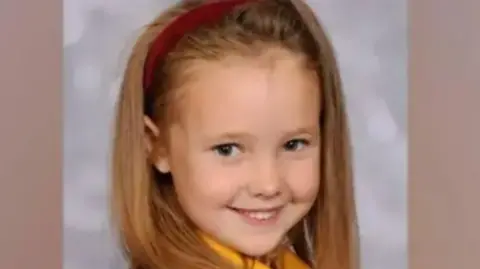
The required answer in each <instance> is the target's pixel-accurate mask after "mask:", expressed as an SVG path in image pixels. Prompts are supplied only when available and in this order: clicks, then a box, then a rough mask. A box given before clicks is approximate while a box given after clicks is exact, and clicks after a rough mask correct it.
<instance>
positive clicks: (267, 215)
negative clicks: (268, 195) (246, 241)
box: [245, 212, 276, 220]
mask: <svg viewBox="0 0 480 269" xmlns="http://www.w3.org/2000/svg"><path fill="white" fill-rule="evenodd" d="M245 215H247V216H248V217H249V218H252V219H256V220H268V219H271V218H273V217H274V216H275V215H276V212H245Z"/></svg>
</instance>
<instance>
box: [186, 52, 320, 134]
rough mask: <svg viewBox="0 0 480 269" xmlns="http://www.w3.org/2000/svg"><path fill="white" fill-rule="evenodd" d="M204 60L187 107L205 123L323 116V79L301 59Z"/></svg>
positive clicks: (189, 91) (189, 88)
mask: <svg viewBox="0 0 480 269" xmlns="http://www.w3.org/2000/svg"><path fill="white" fill-rule="evenodd" d="M198 64H199V66H197V67H196V75H195V76H194V79H193V80H192V81H190V82H188V83H186V84H185V87H184V88H183V89H182V90H183V91H184V93H183V101H182V103H183V105H182V109H181V113H182V114H184V115H183V117H184V118H185V120H187V121H188V122H190V123H192V124H193V125H195V126H198V127H199V128H200V127H204V128H213V125H215V128H217V127H218V126H217V125H218V124H223V126H226V125H233V124H235V125H237V126H239V125H242V124H243V125H245V127H246V126H247V125H248V126H250V127H251V125H252V124H254V123H257V124H262V123H266V122H269V123H271V122H276V121H281V122H283V123H284V124H289V122H291V124H293V123H294V122H298V123H299V124H300V123H301V121H312V120H313V121H315V120H316V119H317V118H318V113H319V107H318V106H319V95H320V92H319V91H320V89H319V86H318V85H319V84H318V79H317V77H316V76H315V75H314V74H313V73H314V72H313V71H308V70H306V69H305V68H304V67H303V65H302V63H301V62H300V61H295V60H294V59H290V60H289V61H288V60H283V61H275V63H274V65H272V66H264V65H259V64H254V63H253V62H251V61H250V60H245V61H243V62H242V61H240V60H239V61H238V62H237V64H235V65H234V64H225V63H222V62H204V63H198Z"/></svg>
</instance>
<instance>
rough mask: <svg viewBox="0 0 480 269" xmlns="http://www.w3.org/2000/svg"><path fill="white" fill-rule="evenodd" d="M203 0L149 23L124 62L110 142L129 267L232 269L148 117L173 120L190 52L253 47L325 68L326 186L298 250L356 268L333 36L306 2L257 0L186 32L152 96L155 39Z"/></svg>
mask: <svg viewBox="0 0 480 269" xmlns="http://www.w3.org/2000/svg"><path fill="white" fill-rule="evenodd" d="M205 2H207V1H182V2H181V3H179V4H176V5H175V6H173V7H171V8H170V9H168V10H167V11H165V12H163V13H162V14H161V15H160V16H158V17H157V18H156V19H155V20H154V21H153V22H152V23H150V24H149V25H147V26H146V27H145V30H144V32H143V33H142V34H141V35H140V37H139V38H138V40H137V42H136V44H135V45H134V47H133V51H132V53H131V56H130V58H129V59H128V62H127V66H126V69H125V74H124V79H123V83H122V85H121V92H120V95H119V100H118V104H117V105H118V106H117V116H116V127H115V128H116V129H115V137H114V141H113V142H114V145H113V160H112V161H113V164H112V169H113V171H112V201H111V205H112V216H113V221H114V224H115V228H116V230H118V231H119V236H120V239H121V242H122V245H123V250H124V251H125V254H126V256H127V258H128V260H129V262H130V268H132V269H176V268H185V269H207V268H208V269H215V268H218V269H220V268H221V269H225V268H229V265H228V263H226V262H225V261H223V260H222V259H221V257H219V256H218V255H216V254H215V253H214V252H213V251H212V250H211V249H210V248H209V247H207V245H206V244H205V243H204V242H203V241H202V240H201V238H199V236H198V235H197V234H196V233H195V227H194V225H193V224H192V223H190V222H189V221H188V218H187V217H186V216H185V215H184V213H183V211H182V210H181V207H180V206H179V204H178V201H177V200H176V195H175V191H174V189H173V186H172V184H171V182H172V178H171V175H170V174H160V173H158V172H156V170H155V169H154V168H153V165H152V162H151V161H150V159H149V157H150V156H149V153H148V151H147V150H146V146H145V137H146V135H148V133H147V131H146V129H145V125H144V117H145V115H147V116H149V117H151V118H152V119H153V120H154V122H155V123H157V124H159V126H163V127H165V126H166V125H168V123H169V121H170V120H171V118H172V117H174V115H175V113H174V112H173V111H174V110H175V109H172V108H174V107H175V106H174V105H175V89H177V88H178V87H179V86H181V83H182V82H183V81H185V79H187V78H188V75H187V71H188V66H189V64H191V63H192V61H195V60H198V59H203V60H221V59H222V57H225V56H226V55H229V54H231V53H237V54H239V55H256V54H258V53H259V52H261V51H265V50H268V49H269V48H272V47H277V48H278V47H281V48H283V49H287V50H289V51H291V52H294V53H297V54H300V55H302V56H304V57H305V58H306V59H307V61H308V63H309V68H311V69H312V70H314V71H316V73H317V75H318V78H319V81H320V85H319V87H318V90H319V91H320V93H321V102H322V104H321V108H322V110H321V113H320V115H319V119H318V120H319V127H320V130H321V143H322V145H321V155H320V156H321V157H320V164H319V169H320V175H321V178H320V188H319V193H318V197H317V200H316V202H315V203H314V206H313V207H312V209H311V210H310V211H309V213H308V214H307V215H306V216H305V218H304V219H303V220H302V221H300V222H299V223H298V224H297V225H296V226H295V227H294V228H293V229H292V231H291V233H290V234H289V235H290V238H289V240H290V242H291V244H292V247H293V248H294V250H295V252H296V254H297V255H298V256H299V257H300V258H301V259H302V260H303V261H305V262H306V263H307V264H309V265H310V266H311V267H312V268H313V269H354V268H357V264H358V257H357V255H358V250H357V244H358V242H357V227H356V216H355V203H354V193H353V182H352V168H351V165H352V164H351V152H350V138H349V132H348V128H347V118H346V112H345V103H344V97H343V93H342V83H341V78H340V75H339V71H338V68H337V63H336V59H335V54H334V50H333V48H332V45H331V43H330V41H329V38H328V36H327V34H326V32H325V31H324V29H323V27H322V26H321V24H320V23H319V21H318V20H317V18H316V16H315V15H314V13H313V12H312V10H311V9H310V8H309V7H308V6H307V4H305V3H304V1H302V0H289V1H287V0H285V1H282V0H258V1H251V2H249V3H246V4H243V5H241V6H239V7H237V8H236V9H235V10H234V11H233V12H231V13H229V14H227V15H226V16H225V17H224V18H223V19H222V20H220V21H219V22H218V23H216V24H214V25H209V26H202V27H200V28H199V29H197V30H195V31H193V32H191V33H188V34H187V35H185V36H184V37H183V38H182V39H181V40H180V41H179V42H178V44H177V45H176V46H175V48H174V49H173V50H172V51H170V52H169V53H168V55H167V56H166V57H165V58H164V59H163V60H162V61H161V63H159V64H158V66H157V67H156V69H155V78H154V83H153V86H152V91H151V93H150V94H149V96H148V100H149V101H148V102H147V97H146V96H145V93H144V91H143V85H142V81H143V75H144V64H145V60H146V57H147V54H148V52H149V49H150V47H151V44H152V42H153V41H154V39H155V38H156V37H157V36H158V34H159V33H160V32H161V31H162V30H163V29H164V28H165V27H166V26H167V25H168V23H170V22H171V21H172V20H174V19H175V18H177V17H178V16H180V15H182V14H184V13H185V12H188V11H189V10H191V9H193V8H195V7H197V6H199V5H201V4H203V3H205ZM146 104H147V105H146ZM146 106H147V107H148V108H147V109H146Z"/></svg>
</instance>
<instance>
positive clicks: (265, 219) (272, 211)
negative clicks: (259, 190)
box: [230, 206, 283, 225]
mask: <svg viewBox="0 0 480 269" xmlns="http://www.w3.org/2000/svg"><path fill="white" fill-rule="evenodd" d="M230 209H231V210H232V211H233V212H235V213H237V214H238V215H240V216H241V217H242V219H243V220H244V221H246V222H247V223H248V224H251V225H272V224H275V223H276V222H277V220H278V218H279V216H280V214H281V212H282V209H283V206H280V207H272V208H265V209H245V208H234V207H230Z"/></svg>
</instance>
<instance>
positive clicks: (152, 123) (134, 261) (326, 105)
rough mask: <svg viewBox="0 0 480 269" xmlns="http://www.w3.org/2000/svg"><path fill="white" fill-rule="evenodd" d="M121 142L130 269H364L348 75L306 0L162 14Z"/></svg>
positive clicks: (233, 3)
mask: <svg viewBox="0 0 480 269" xmlns="http://www.w3.org/2000/svg"><path fill="white" fill-rule="evenodd" d="M114 142H115V143H114V154H113V195H112V197H113V198H112V199H113V203H112V204H113V213H114V217H115V219H114V220H115V223H116V225H117V227H116V228H118V230H119V231H120V236H121V239H122V243H123V247H124V250H125V254H126V256H127V259H128V261H129V263H130V264H129V268H131V269H229V268H230V269H232V268H253V269H267V268H272V269H273V268H282V269H307V268H314V269H352V268H356V265H357V242H356V241H357V238H356V220H355V210H354V209H355V205H354V199H353V191H352V178H351V177H352V173H351V167H350V152H349V138H348V131H347V124H346V116H345V105H344V100H343V97H342V89H341V82H340V76H339V74H338V70H337V66H336V62H335V58H334V53H333V49H332V46H331V44H330V42H329V41H328V39H327V37H326V34H325V32H324V30H323V29H322V27H321V26H320V25H319V23H318V21H317V20H316V18H315V15H314V14H313V12H312V11H311V10H310V8H309V7H308V6H307V4H306V3H304V1H302V0H224V1H182V2H181V3H180V4H177V5H175V6H174V7H172V8H170V9H169V10H168V11H166V12H164V13H163V14H162V15H161V16H159V17H158V18H156V19H155V20H154V21H153V22H152V23H151V24H150V25H148V27H147V28H146V30H145V32H144V33H143V34H142V35H141V37H140V38H139V40H138V42H137V43H136V45H135V47H134V48H133V52H132V55H131V57H130V59H129V61H128V65H127V67H126V71H125V77H124V81H123V85H122V89H121V93H120V97H119V103H118V114H117V122H116V135H115V141H114Z"/></svg>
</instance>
